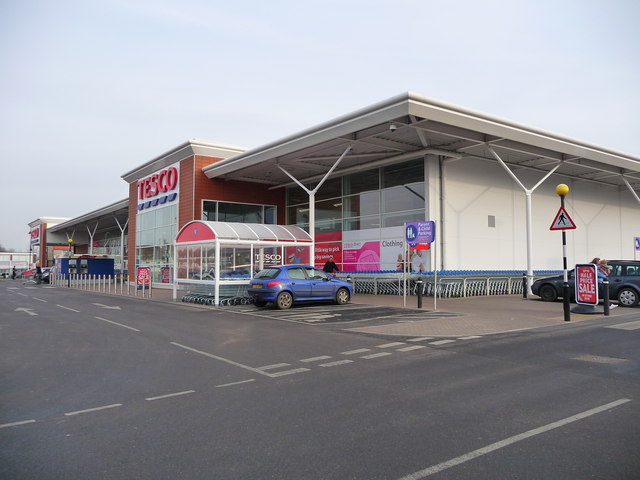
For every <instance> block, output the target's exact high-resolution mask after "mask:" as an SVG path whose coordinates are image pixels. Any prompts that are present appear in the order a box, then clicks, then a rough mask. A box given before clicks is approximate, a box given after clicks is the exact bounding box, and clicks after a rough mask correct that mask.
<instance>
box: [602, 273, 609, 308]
mask: <svg viewBox="0 0 640 480" xmlns="http://www.w3.org/2000/svg"><path fill="white" fill-rule="evenodd" d="M602 286H603V289H604V316H605V317H608V316H609V313H610V310H609V300H610V299H609V279H608V278H605V279H604V280H603V281H602Z"/></svg>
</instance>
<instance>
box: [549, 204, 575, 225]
mask: <svg viewBox="0 0 640 480" xmlns="http://www.w3.org/2000/svg"><path fill="white" fill-rule="evenodd" d="M574 228H576V224H575V223H573V220H571V217H570V216H569V214H568V213H567V211H566V210H565V209H564V207H560V210H558V213H556V218H555V220H553V223H552V224H551V226H550V227H549V230H573V229H574Z"/></svg>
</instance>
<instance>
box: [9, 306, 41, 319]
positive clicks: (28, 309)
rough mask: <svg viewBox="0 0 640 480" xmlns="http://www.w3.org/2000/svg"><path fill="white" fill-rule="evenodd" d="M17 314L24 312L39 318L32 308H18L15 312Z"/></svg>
mask: <svg viewBox="0 0 640 480" xmlns="http://www.w3.org/2000/svg"><path fill="white" fill-rule="evenodd" d="M14 311H15V312H24V313H26V314H28V315H29V316H31V317H33V316H37V315H38V314H37V313H36V312H34V311H33V310H31V309H30V308H24V307H20V308H16V309H15V310H14Z"/></svg>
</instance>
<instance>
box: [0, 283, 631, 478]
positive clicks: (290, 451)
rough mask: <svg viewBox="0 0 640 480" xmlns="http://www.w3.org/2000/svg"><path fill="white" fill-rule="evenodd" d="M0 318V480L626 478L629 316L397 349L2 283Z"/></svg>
mask: <svg viewBox="0 0 640 480" xmlns="http://www.w3.org/2000/svg"><path fill="white" fill-rule="evenodd" d="M0 303H2V305H3V308H2V309H1V312H0V348H1V349H2V352H3V354H2V362H1V365H0V381H1V382H2V389H1V390H0V406H1V410H0V478H30V479H54V478H55V479H59V478H92V479H93V478H104V479H125V478H141V479H146V478H154V479H158V478H185V479H186V478H189V479H210V478H216V479H237V478H252V479H263V478H264V479H269V478H273V479H289V478H290V479H340V480H344V479H371V480H375V479H403V480H404V479H409V478H412V479H418V478H443V479H445V478H446V479H448V478H451V479H454V478H455V479H467V478H468V479H482V478H487V479H495V478H523V479H539V478H563V479H583V478H602V479H608V478H611V479H625V478H626V479H632V478H637V475H638V472H640V456H639V454H638V452H637V445H639V444H640V429H639V428H637V427H638V420H637V419H638V418H640V408H639V407H638V398H640V397H639V395H640V349H639V348H638V347H639V346H640V316H638V314H637V309H631V310H629V311H623V312H622V314H620V313H618V312H617V311H616V316H612V317H609V318H604V317H602V316H597V317H596V316H594V317H590V318H585V319H582V320H580V321H575V322H571V323H569V324H566V323H564V322H555V323H553V324H550V325H544V326H537V328H534V329H528V330H520V329H514V330H518V331H510V332H505V333H495V332H494V333H492V334H486V335H472V334H471V335H466V334H465V335H464V336H457V335H452V336H446V335H440V336H415V335H413V336H410V335H407V334H406V333H402V334H400V335H396V334H392V335H387V334H385V333H381V332H369V331H363V330H362V329H363V328H367V327H368V326H369V325H368V324H367V320H366V319H361V318H360V319H359V320H357V322H356V323H357V325H355V326H354V324H351V323H343V322H336V323H331V324H310V323H305V322H297V321H283V320H284V319H281V318H269V316H268V315H264V314H261V313H260V312H258V311H257V309H256V311H255V312H257V313H258V314H257V315H256V314H253V313H252V312H251V311H246V312H240V311H234V310H233V309H205V308H196V307H192V306H187V305H182V304H170V303H164V302H158V301H147V300H140V299H135V298H126V297H119V296H108V295H100V294H95V293H91V292H79V291H75V290H67V289H62V288H49V287H46V286H45V287H43V286H38V287H30V288H27V287H25V286H21V285H14V284H11V282H10V281H2V282H0ZM356 306H357V305H356ZM323 308H324V309H325V310H335V309H339V308H340V307H334V306H312V307H310V309H309V310H308V311H309V312H312V311H318V310H319V309H323ZM314 309H315V310H314ZM298 310H299V311H300V312H305V310H304V309H298ZM356 310H358V309H357V308H354V309H353V311H354V312H355V311H356ZM616 310H621V311H622V310H623V309H616ZM263 313H264V312H263ZM454 313H456V314H460V313H462V315H451V316H449V317H447V316H443V317H442V318H441V319H437V318H433V319H431V320H432V321H434V322H446V321H447V320H449V321H454V320H455V319H456V318H467V317H468V316H469V315H467V314H464V312H454ZM516 317H517V316H516ZM516 320H517V318H516ZM419 321H420V322H424V323H427V322H428V321H429V320H419ZM386 322H387V321H386V320H383V321H380V320H379V319H376V320H372V322H371V323H372V324H375V325H371V327H380V326H384V325H404V324H407V323H409V324H411V323H415V322H407V323H405V322H403V321H402V319H401V318H400V319H397V318H395V317H394V320H393V321H392V322H389V323H386ZM465 333H470V332H465Z"/></svg>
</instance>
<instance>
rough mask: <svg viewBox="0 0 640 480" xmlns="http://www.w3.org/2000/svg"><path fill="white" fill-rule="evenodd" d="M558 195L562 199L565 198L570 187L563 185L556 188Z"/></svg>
mask: <svg viewBox="0 0 640 480" xmlns="http://www.w3.org/2000/svg"><path fill="white" fill-rule="evenodd" d="M556 193H557V194H558V195H560V196H561V197H564V196H565V195H566V194H567V193H569V186H568V185H565V184H564V183H561V184H560V185H558V186H557V187H556Z"/></svg>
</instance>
